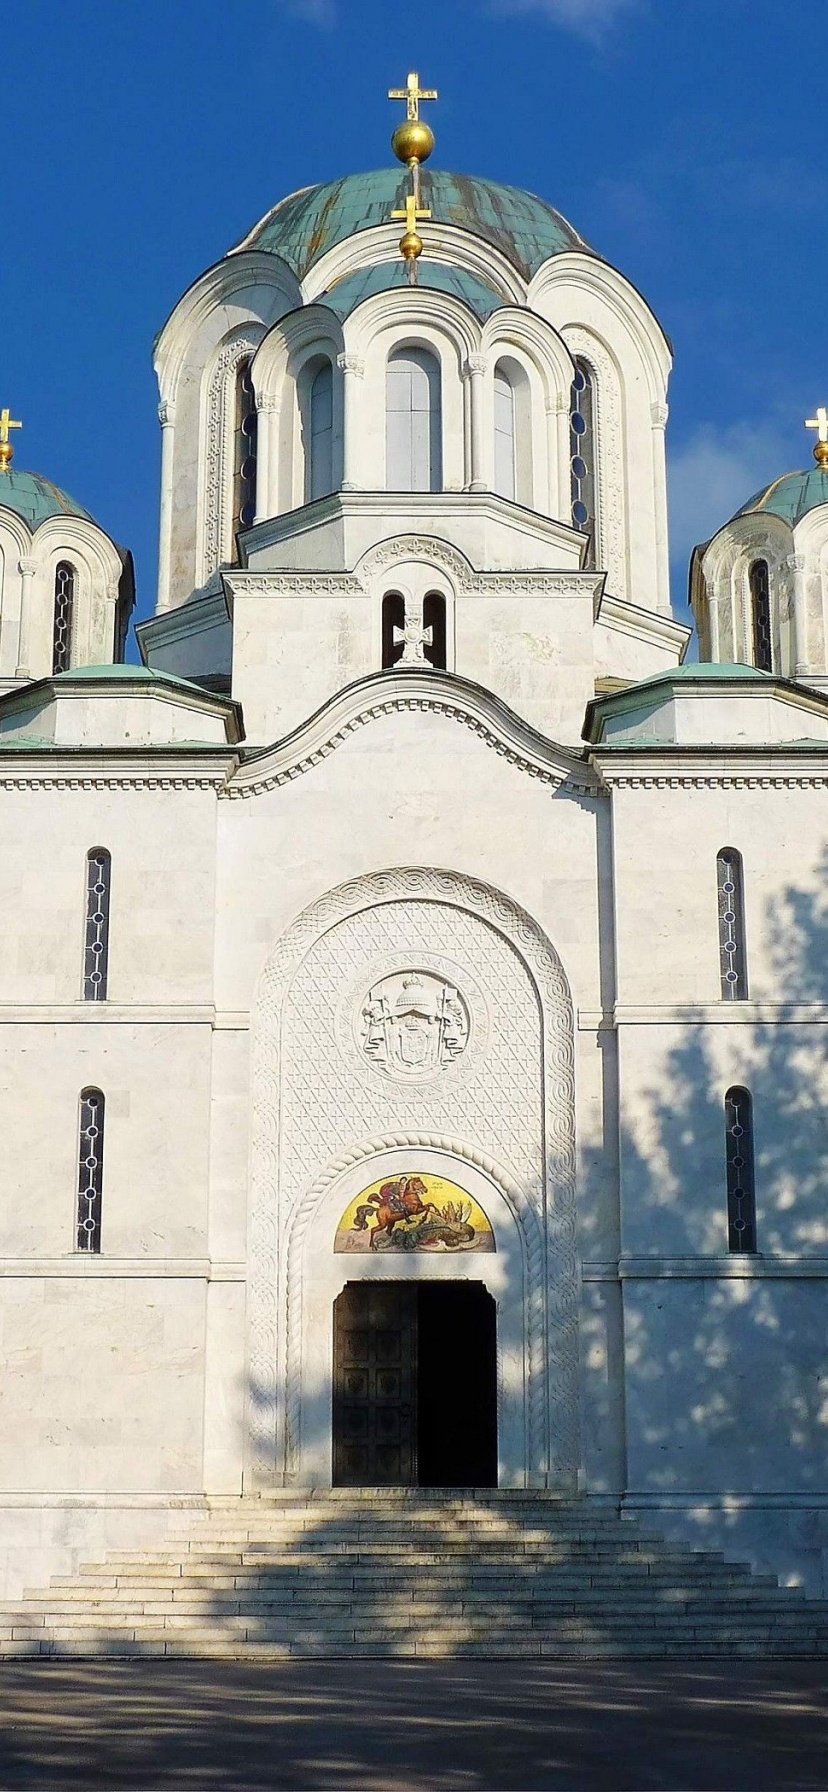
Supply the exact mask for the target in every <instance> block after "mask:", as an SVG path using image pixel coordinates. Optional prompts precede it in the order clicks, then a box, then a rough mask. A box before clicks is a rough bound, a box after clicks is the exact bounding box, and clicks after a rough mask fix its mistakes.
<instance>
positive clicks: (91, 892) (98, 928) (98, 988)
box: [83, 846, 112, 1002]
mask: <svg viewBox="0 0 828 1792" xmlns="http://www.w3.org/2000/svg"><path fill="white" fill-rule="evenodd" d="M111 878H112V859H111V857H110V854H109V853H108V852H107V851H106V848H105V847H103V846H97V847H95V849H94V851H93V852H90V853H87V855H86V938H85V943H84V962H83V999H84V1001H85V1002H105V1001H106V985H107V976H108V971H109V889H110V883H111Z"/></svg>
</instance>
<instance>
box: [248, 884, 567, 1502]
mask: <svg viewBox="0 0 828 1792" xmlns="http://www.w3.org/2000/svg"><path fill="white" fill-rule="evenodd" d="M428 905H432V908H431V909H429V908H428ZM433 905H437V907H438V908H439V911H440V918H441V919H442V920H445V918H446V917H447V918H448V920H449V921H451V918H452V916H453V917H454V925H455V927H456V929H457V930H458V934H459V936H462V934H463V930H464V929H465V930H466V934H467V935H468V934H469V933H470V932H473V931H474V929H475V928H476V929H478V930H479V940H478V945H477V946H476V947H475V950H476V951H479V950H482V949H484V950H485V954H486V958H487V962H488V955H489V954H491V957H492V959H493V961H495V968H494V970H493V972H492V976H493V977H494V978H496V977H497V975H498V972H497V968H496V966H497V958H498V955H499V957H500V961H501V962H506V963H508V964H509V965H512V966H513V967H514V968H513V971H510V972H509V977H513V979H514V988H515V989H519V990H520V991H522V992H523V993H522V994H521V995H520V1001H521V1002H522V1003H523V1004H524V1007H525V1005H526V1003H528V1004H529V1006H530V1010H531V1012H532V1013H534V1014H535V1016H536V1020H535V1021H534V1022H533V1023H532V1028H534V1030H535V1035H536V1045H537V1066H538V1083H537V1090H536V1096H533V1101H534V1100H536V1104H537V1128H536V1136H532V1135H531V1132H530V1130H529V1129H527V1128H526V1127H525V1126H524V1124H523V1122H522V1121H521V1120H520V1119H519V1117H518V1112H517V1108H516V1111H515V1113H514V1114H512V1113H511V1105H512V1099H513V1087H512V1084H511V1083H510V1084H509V1086H508V1087H507V1088H504V1087H503V1084H502V1082H499V1081H498V1080H497V1079H498V1078H503V1069H502V1066H503V1064H504V1063H505V1062H506V1061H507V1060H508V1055H509V1052H510V1051H512V1050H514V1051H516V1052H517V1053H518V1054H519V1055H520V1054H523V1058H522V1062H521V1067H520V1075H521V1077H522V1078H523V1084H522V1085H521V1086H524V1085H525V1086H526V1087H529V1086H530V1085H531V1082H532V1078H533V1076H534V1070H533V1060H531V1059H530V1058H529V1057H528V1056H527V1054H529V1053H530V1051H531V1050H534V1049H535V1046H534V1045H533V1044H532V1042H531V1041H529V1043H527V1039H526V1032H525V1031H524V1030H522V1029H521V1028H520V1027H517V1026H516V1028H515V1031H514V1034H513V1035H511V1034H510V1031H509V1026H508V1020H507V1021H506V1023H505V1024H504V1021H503V1015H504V1013H506V1012H507V1010H508V1007H509V1002H510V1000H512V996H511V993H510V992H511V985H509V987H507V986H506V982H504V980H503V979H501V985H500V986H499V988H498V992H497V1001H498V1002H499V1003H500V1008H499V1010H498V1014H497V1017H496V1021H495V1022H492V1023H491V1025H492V1033H493V1035H494V1033H495V1032H496V1033H497V1040H498V1052H497V1053H496V1052H495V1051H494V1049H492V1053H491V1060H492V1061H491V1064H488V1060H487V1059H486V1054H485V1053H483V1057H482V1059H481V1062H486V1064H487V1068H486V1070H485V1075H484V1076H482V1080H481V1073H478V1072H477V1071H476V1070H474V1068H473V1067H472V1070H471V1071H469V1072H467V1071H466V1070H465V1068H464V1066H462V1065H460V1066H453V1067H452V1073H453V1072H454V1071H455V1070H456V1071H457V1076H458V1082H457V1085H456V1086H455V1087H456V1090H459V1095H458V1094H456V1093H455V1094H453V1093H452V1089H451V1088H448V1090H447V1091H444V1092H441V1093H440V1095H439V1096H435V1097H434V1098H433V1105H432V1106H431V1107H430V1108H429V1107H428V1106H424V1105H423V1103H422V1102H421V1101H420V1100H419V1098H416V1099H415V1096H414V1095H413V1094H412V1095H410V1096H409V1094H408V1092H407V1091H403V1092H402V1093H400V1092H399V1091H396V1092H394V1103H395V1107H394V1114H395V1115H396V1116H397V1117H398V1121H399V1130H398V1129H397V1127H395V1126H394V1125H391V1126H389V1125H388V1124H387V1118H388V1114H389V1109H388V1107H387V1106H385V1107H384V1106H383V1101H382V1100H380V1099H379V1098H378V1097H376V1096H375V1095H374V1093H373V1092H371V1091H370V1090H369V1092H368V1095H367V1096H366V1095H365V1094H364V1078H365V1070H364V1065H363V1066H361V1067H360V1072H359V1077H358V1078H357V1079H356V1080H357V1082H358V1084H359V1093H358V1101H355V1103H354V1113H355V1114H356V1113H357V1106H358V1102H363V1103H364V1102H366V1101H367V1102H369V1103H371V1104H375V1105H373V1106H372V1107H371V1112H372V1113H376V1115H377V1118H378V1120H379V1121H380V1122H384V1123H381V1124H378V1125H377V1126H376V1129H375V1130H374V1129H370V1128H369V1129H366V1127H365V1125H364V1124H363V1123H362V1121H361V1120H360V1123H359V1124H358V1125H357V1124H354V1125H353V1127H352V1136H350V1137H348V1136H342V1130H341V1129H344V1131H345V1133H346V1134H347V1131H348V1128H349V1126H350V1125H351V1122H350V1121H349V1119H348V1113H349V1111H350V1110H349V1108H348V1099H350V1097H348V1099H346V1097H347V1096H348V1076H349V1075H350V1074H351V1073H350V1072H349V1070H348V1065H347V1062H346V1063H345V1069H344V1070H343V1072H342V1075H341V1078H340V1080H339V1082H338V1084H337V1101H336V1112H335V1114H334V1116H333V1118H331V1116H330V1114H329V1113H327V1112H326V1114H325V1124H324V1126H323V1125H321V1124H320V1125H319V1127H318V1129H317V1128H316V1123H315V1121H314V1123H313V1124H314V1132H313V1140H312V1146H311V1149H310V1151H309V1153H308V1154H307V1156H306V1155H303V1152H302V1150H301V1149H298V1150H297V1149H296V1148H295V1141H294V1134H295V1138H296V1140H298V1141H299V1144H300V1145H301V1142H302V1126H303V1125H304V1126H307V1124H308V1116H307V1115H306V1114H305V1115H302V1117H301V1120H300V1123H299V1124H298V1125H295V1126H294V1127H293V1132H292V1131H291V1126H292V1121H291V1102H292V1101H293V1100H294V1097H293V1095H292V1093H291V1086H290V1078H291V1075H292V1076H293V1078H294V1079H295V1078H296V1077H299V1078H300V1080H301V1077H302V1076H303V1075H304V1072H303V1071H302V1065H301V1063H300V1061H299V1056H297V1057H296V1058H295V1061H294V1058H293V1057H292V1055H291V1054H292V1052H293V1046H292V1043H291V1042H292V1041H294V1040H295V1039H301V1037H302V1027H303V1026H304V1024H305V1022H304V1019H303V1016H304V1008H303V1006H302V1002H299V1004H298V1006H297V1005H296V1003H295V1000H294V998H295V996H296V991H297V989H299V988H300V985H299V981H298V979H299V976H300V973H301V971H302V969H303V967H305V966H306V965H310V966H311V972H312V978H313V977H316V978H317V983H316V984H314V991H315V994H316V998H317V1000H318V993H319V991H318V977H319V973H318V971H317V970H315V969H314V966H313V965H312V964H311V955H312V954H313V953H314V952H315V951H316V949H317V948H318V947H320V944H321V943H323V942H324V943H325V949H326V950H330V951H332V950H333V948H334V947H335V946H337V942H339V949H340V951H341V953H342V954H343V955H344V959H343V962H347V963H348V964H349V966H356V970H355V975H356V976H357V978H359V977H360V976H361V975H362V967H363V965H364V964H365V963H368V962H369V961H370V963H371V964H373V963H374V962H375V956H374V955H375V953H376V950H377V947H376V945H375V935H374V933H373V932H372V931H371V927H370V926H369V925H368V923H369V922H371V921H372V920H373V918H374V917H377V918H378V921H377V924H379V922H380V921H381V922H383V924H387V925H390V927H391V931H392V932H394V929H395V927H396V929H397V933H396V934H395V938H396V937H397V934H399V921H400V920H401V921H402V922H403V923H404V928H405V930H406V941H407V942H408V941H409V939H411V940H412V941H413V936H414V934H415V933H416V918H417V917H421V918H422V925H425V923H426V922H431V920H432V917H433ZM388 911H392V912H391V914H390V917H389V915H388ZM413 918H414V919H413ZM366 926H367V927H368V931H367V933H365V934H364V936H363V929H364V928H365V927H366ZM400 937H401V936H400ZM437 937H438V938H440V939H443V938H445V937H446V936H444V935H439V934H438V936H437ZM354 942H356V944H354ZM398 947H399V940H398ZM410 949H411V951H413V952H414V954H415V956H417V959H418V963H419V960H420V958H421V957H422V956H423V954H422V951H421V949H420V948H419V947H418V946H417V945H416V944H414V943H412V944H411V947H410ZM448 949H449V948H448V946H447V947H446V950H447V951H448ZM349 954H350V957H349ZM397 956H398V957H399V949H398V951H397ZM435 956H436V955H435ZM349 974H350V973H349ZM469 975H471V976H472V980H473V978H474V975H481V976H482V978H483V981H484V982H485V973H479V972H476V971H472V972H469ZM520 979H523V981H522V982H521V981H519V980H520ZM506 981H508V979H507V980H506ZM301 987H302V989H304V985H302V986H301ZM326 987H327V986H326ZM325 999H326V1000H328V1001H329V998H327V997H326V998H325ZM345 999H346V998H345V997H343V1000H345ZM303 1001H304V996H303ZM292 1002H293V1003H294V1006H293V1007H292V1008H291V1003H292ZM311 1005H312V1004H311ZM484 1005H485V1003H484ZM521 1012H523V1011H522V1010H521ZM297 1015H298V1017H299V1023H298V1025H297V1024H295V1023H296V1016H297ZM487 1024H488V1023H487ZM333 1025H334V1023H333V1022H331V1027H333ZM532 1028H530V1029H528V1032H531V1031H532ZM311 1037H315V1035H314V1034H313V1032H312V1030H311ZM343 1038H344V1034H343ZM330 1049H331V1050H332V1049H333V1047H331V1048H330ZM337 1049H338V1048H337ZM348 1049H349V1048H348V1047H347V1046H346V1047H345V1052H346V1056H347V1051H348ZM351 1049H353V1048H351ZM481 1051H482V1048H481ZM498 1053H499V1056H498ZM573 1066H574V1054H573V1016H572V1001H571V996H570V991H569V985H568V981H567V978H566V974H565V972H564V969H563V965H562V963H561V960H560V958H559V957H558V954H557V952H556V951H555V949H554V947H553V946H552V945H551V943H550V942H549V941H548V940H547V938H546V936H545V935H544V934H543V932H542V931H541V929H540V928H539V927H538V925H537V923H536V922H535V921H534V920H533V919H532V917H531V916H530V915H528V914H527V913H526V912H525V911H524V910H523V909H521V908H520V907H519V906H518V905H517V904H516V903H515V902H513V901H512V899H511V898H510V897H508V896H506V895H505V894H504V893H502V892H501V891H499V890H496V889H494V888H492V887H491V886H489V885H487V884H484V883H481V882H479V881H478V880H477V879H475V878H470V877H466V876H464V875H461V874H459V873H455V872H450V871H441V870H436V869H428V868H405V869H399V870H392V871H382V872H378V873H376V874H374V875H370V876H365V877H360V878H356V879H354V880H353V881H352V882H349V883H347V884H344V885H341V886H340V887H339V888H337V889H334V890H332V891H330V892H329V893H328V894H327V895H325V896H323V897H322V898H321V899H320V900H319V901H317V902H315V903H313V904H312V905H311V906H310V907H309V908H307V909H306V910H304V912H303V913H302V914H300V915H299V916H298V917H297V919H296V920H295V921H294V922H293V924H292V925H291V926H290V927H289V928H288V929H287V931H286V933H285V934H284V935H283V936H282V938H281V939H280V940H279V942H278V944H277V945H276V947H275V948H274V950H273V952H272V954H271V956H270V958H269V959H268V961H267V964H266V965H265V968H264V971H263V973H262V977H261V979H260V983H259V988H258V991H257V998H256V1004H255V1019H254V1030H253V1100H252V1110H253V1111H252V1152H251V1212H250V1240H249V1254H250V1272H249V1307H248V1313H249V1341H248V1375H249V1389H250V1398H249V1407H248V1432H249V1470H250V1474H251V1477H252V1480H253V1482H254V1484H256V1485H258V1486H260V1487H267V1486H268V1485H273V1484H274V1482H279V1481H283V1480H284V1479H285V1478H292V1477H295V1476H296V1475H297V1473H298V1472H299V1464H298V1461H297V1418H296V1415H297V1411H298V1407H297V1401H298V1400H299V1399H300V1398H301V1361H300V1360H299V1359H298V1357H297V1339H298V1338H299V1336H300V1334H301V1324H300V1322H299V1321H297V1301H298V1302H299V1307H298V1311H299V1313H300V1314H301V1293H300V1289H299V1287H298V1286H297V1262H298V1261H299V1257H298V1255H297V1251H298V1247H299V1244H300V1241H301V1238H302V1235H303V1229H304V1227H305V1226H306V1225H307V1224H308V1223H309V1221H310V1217H311V1215H312V1213H313V1210H314V1207H315V1205H316V1203H317V1202H318V1201H319V1200H320V1199H321V1195H322V1192H323V1190H324V1189H325V1188H327V1187H328V1186H329V1184H330V1181H331V1179H332V1178H333V1177H335V1176H336V1175H337V1174H339V1173H340V1170H341V1167H342V1164H343V1162H348V1161H351V1154H352V1153H353V1152H354V1151H356V1152H357V1153H360V1152H365V1151H366V1150H367V1149H368V1147H369V1146H370V1148H371V1149H373V1150H377V1149H379V1148H380V1147H379V1146H378V1144H377V1141H378V1140H381V1141H382V1148H384V1149H387V1148H388V1147H389V1142H390V1143H391V1144H394V1145H397V1144H403V1145H405V1144H409V1143H411V1142H414V1143H415V1144H417V1143H419V1144H422V1143H423V1142H424V1140H425V1139H426V1138H427V1137H428V1138H431V1139H432V1140H434V1141H436V1140H438V1139H439V1140H440V1142H441V1143H440V1148H441V1149H445V1150H448V1151H450V1152H451V1153H452V1154H453V1155H454V1156H456V1157H459V1158H465V1159H466V1161H469V1162H471V1163H474V1162H475V1161H476V1162H477V1164H478V1165H479V1166H480V1167H484V1168H486V1169H487V1173H489V1174H490V1175H491V1176H492V1177H493V1180H495V1181H496V1182H497V1185H498V1187H499V1188H500V1189H501V1191H502V1192H503V1193H504V1196H505V1198H506V1199H507V1201H508V1202H509V1204H510V1205H511V1207H512V1211H513V1212H514V1214H515V1216H516V1219H517V1221H518V1224H519V1225H520V1226H521V1227H522V1231H523V1238H524V1251H525V1260H526V1263H527V1297H526V1315H527V1319H526V1331H527V1339H526V1344H527V1352H528V1360H529V1365H530V1376H529V1379H530V1383H531V1398H530V1406H531V1414H532V1416H531V1425H530V1427H529V1433H530V1437H531V1446H530V1451H531V1460H530V1461H529V1463H528V1465H527V1472H528V1473H529V1474H530V1476H531V1478H532V1479H534V1480H540V1481H543V1480H550V1479H556V1480H557V1481H558V1482H560V1481H561V1478H562V1477H564V1478H565V1477H567V1476H568V1477H569V1478H570V1480H574V1476H575V1474H576V1471H577V1467H578V1461H579V1423H578V1391H577V1369H578V1339H577V1312H578V1272H577V1257H576V1224H575V1221H576V1215H575V1137H574V1126H575V1121H574V1113H575V1109H574V1068H573ZM476 1075H477V1076H478V1084H475V1083H474V1076H476ZM464 1077H465V1078H466V1081H465V1083H464V1082H463V1080H462V1079H463V1078H464ZM493 1077H494V1079H495V1082H494V1084H492V1081H491V1079H492V1078H493ZM487 1078H488V1079H489V1080H488V1081H486V1079H487ZM360 1079H362V1080H360ZM352 1080H353V1079H352ZM504 1080H506V1081H508V1078H506V1079H504ZM446 1081H447V1082H448V1078H447V1079H446ZM439 1088H440V1089H441V1091H442V1084H440V1085H439ZM492 1088H494V1090H495V1096H497V1095H498V1094H499V1097H500V1104H501V1105H499V1104H498V1103H497V1101H496V1102H495V1105H496V1107H497V1108H498V1113H505V1114H506V1119H505V1120H503V1122H502V1131H501V1132H498V1130H497V1128H498V1117H497V1115H496V1116H495V1119H494V1120H493V1121H492V1122H491V1128H492V1137H494V1136H495V1135H496V1136H497V1139H498V1143H499V1144H500V1141H501V1139H502V1141H503V1145H502V1148H501V1149H498V1151H497V1152H494V1151H492V1150H490V1149H489V1148H488V1146H487V1142H486V1139H485V1138H484V1137H482V1136H481V1135H480V1134H479V1133H477V1132H476V1129H475V1126H474V1125H473V1124H470V1121H469V1116H470V1115H471V1116H472V1119H473V1118H474V1116H475V1113H476V1111H477V1110H476V1108H475V1103H479V1100H480V1094H479V1090H480V1089H485V1090H486V1091H487V1092H488V1093H487V1096H486V1099H487V1100H489V1098H490V1094H491V1089H492ZM384 1099H385V1098H384V1097H383V1100H384ZM515 1101H516V1098H515ZM441 1102H442V1104H443V1105H442V1107H441V1105H440V1103H441ZM452 1103H455V1105H454V1106H452ZM366 1111H367V1110H366ZM449 1113H450V1114H451V1115H452V1117H453V1124H452V1125H451V1128H450V1129H449V1128H448V1127H443V1126H440V1125H439V1124H435V1119H436V1120H437V1121H439V1120H440V1118H441V1117H443V1118H444V1117H445V1116H446V1115H447V1114H449ZM343 1116H344V1117H343ZM455 1116H456V1118H454V1117H455ZM424 1119H425V1120H427V1121H428V1120H430V1122H431V1124H423V1120H424ZM510 1126H511V1127H512V1129H513V1132H512V1133H511V1134H510V1132H509V1127H510ZM337 1128H340V1133H339V1134H338V1133H337ZM483 1130H484V1131H485V1128H484V1129H483ZM524 1135H525V1136H524ZM337 1137H339V1143H338V1145H337V1143H336V1140H337ZM510 1138H511V1144H509V1140H510ZM366 1141H367V1144H366ZM507 1146H508V1151H507ZM314 1151H315V1152H316V1154H317V1158H318V1159H319V1161H318V1162H317V1163H315V1164H314V1163H309V1162H308V1158H309V1157H312V1156H313V1152H314ZM306 1166H307V1173H306ZM303 1215H304V1216H305V1217H304V1218H303V1217H302V1216H303ZM529 1215H531V1216H532V1217H531V1219H530V1218H529Z"/></svg>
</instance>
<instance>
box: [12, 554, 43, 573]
mask: <svg viewBox="0 0 828 1792" xmlns="http://www.w3.org/2000/svg"><path fill="white" fill-rule="evenodd" d="M39 564H40V562H39V561H38V560H35V559H33V558H32V556H31V554H25V555H24V556H23V557H22V559H20V560H18V562H17V570H18V572H19V573H21V574H22V576H23V578H24V579H32V578H34V575H35V573H36V572H37V569H38V566H39Z"/></svg>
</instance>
